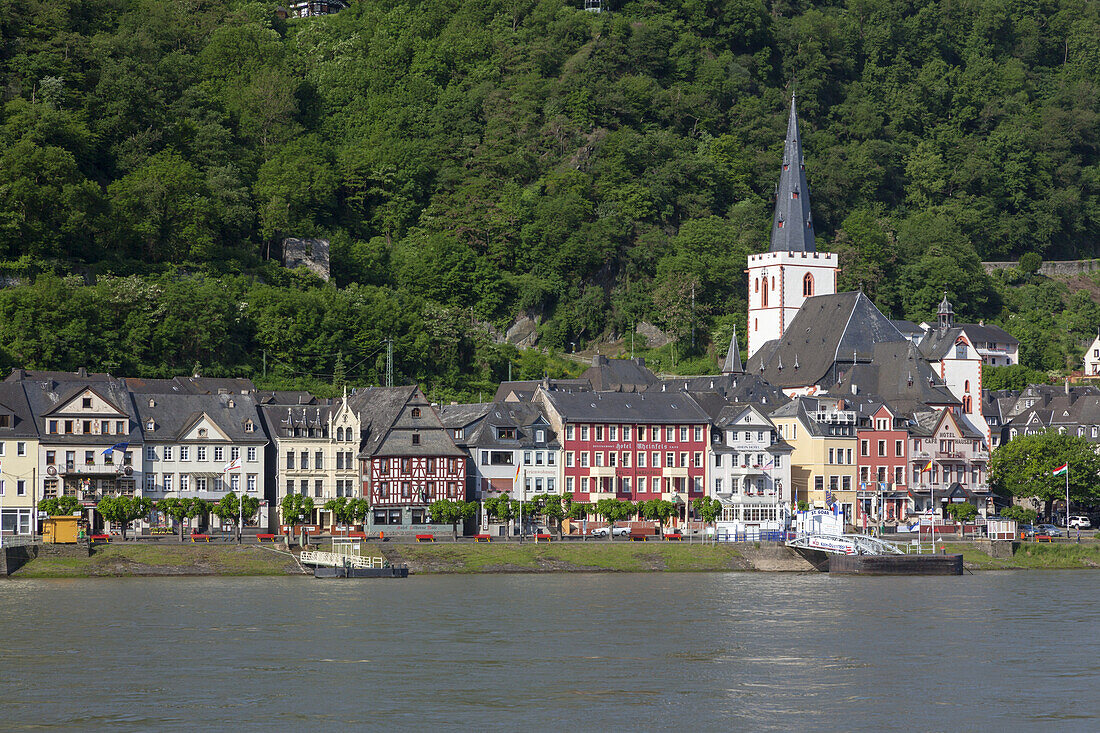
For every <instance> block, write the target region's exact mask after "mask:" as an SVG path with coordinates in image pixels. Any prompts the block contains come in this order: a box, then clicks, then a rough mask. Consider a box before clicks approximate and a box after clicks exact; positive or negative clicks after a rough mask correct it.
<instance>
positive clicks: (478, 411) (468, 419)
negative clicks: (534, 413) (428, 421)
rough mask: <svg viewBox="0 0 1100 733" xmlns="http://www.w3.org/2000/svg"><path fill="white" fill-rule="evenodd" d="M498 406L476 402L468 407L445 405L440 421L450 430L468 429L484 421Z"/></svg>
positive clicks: (441, 409)
mask: <svg viewBox="0 0 1100 733" xmlns="http://www.w3.org/2000/svg"><path fill="white" fill-rule="evenodd" d="M496 404H497V403H496V402H474V403H472V404H468V405H444V406H442V407H440V408H439V420H440V422H442V423H443V427H445V428H447V429H448V430H454V429H456V428H468V427H469V426H470V425H473V424H474V423H476V422H478V421H480V420H481V419H483V418H484V417H485V415H486V414H487V413H488V412H489V410H491V409H493V406H494V405H496ZM510 404H517V403H510Z"/></svg>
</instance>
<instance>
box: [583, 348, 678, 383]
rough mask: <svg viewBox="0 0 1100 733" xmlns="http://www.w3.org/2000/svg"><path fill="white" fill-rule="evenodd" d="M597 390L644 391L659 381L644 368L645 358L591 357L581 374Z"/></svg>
mask: <svg viewBox="0 0 1100 733" xmlns="http://www.w3.org/2000/svg"><path fill="white" fill-rule="evenodd" d="M581 379H587V380H588V382H589V383H590V384H591V385H592V389H594V390H595V391H597V392H644V391H645V390H647V389H649V388H650V387H652V386H653V385H655V384H658V383H659V382H660V380H659V379H657V375H656V374H654V373H653V372H652V371H650V370H649V369H647V368H646V365H645V359H608V358H607V357H606V356H600V355H596V356H594V357H592V366H590V367H588V369H586V370H585V371H584V373H583V374H581Z"/></svg>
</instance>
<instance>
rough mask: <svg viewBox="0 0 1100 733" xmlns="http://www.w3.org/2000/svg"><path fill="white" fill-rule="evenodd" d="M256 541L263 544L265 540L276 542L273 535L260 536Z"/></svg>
mask: <svg viewBox="0 0 1100 733" xmlns="http://www.w3.org/2000/svg"><path fill="white" fill-rule="evenodd" d="M256 539H257V540H259V541H260V542H263V541H264V540H271V541H272V542H274V541H275V535H273V534H258V535H256Z"/></svg>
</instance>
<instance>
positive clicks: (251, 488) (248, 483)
mask: <svg viewBox="0 0 1100 733" xmlns="http://www.w3.org/2000/svg"><path fill="white" fill-rule="evenodd" d="M245 490H246V491H248V492H249V493H254V492H255V491H256V474H254V473H250V474H248V478H247V479H245Z"/></svg>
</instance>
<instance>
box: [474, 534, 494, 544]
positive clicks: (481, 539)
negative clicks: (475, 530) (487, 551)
mask: <svg viewBox="0 0 1100 733" xmlns="http://www.w3.org/2000/svg"><path fill="white" fill-rule="evenodd" d="M492 541H493V538H492V537H490V536H489V535H487V534H475V535H474V542H492Z"/></svg>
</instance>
